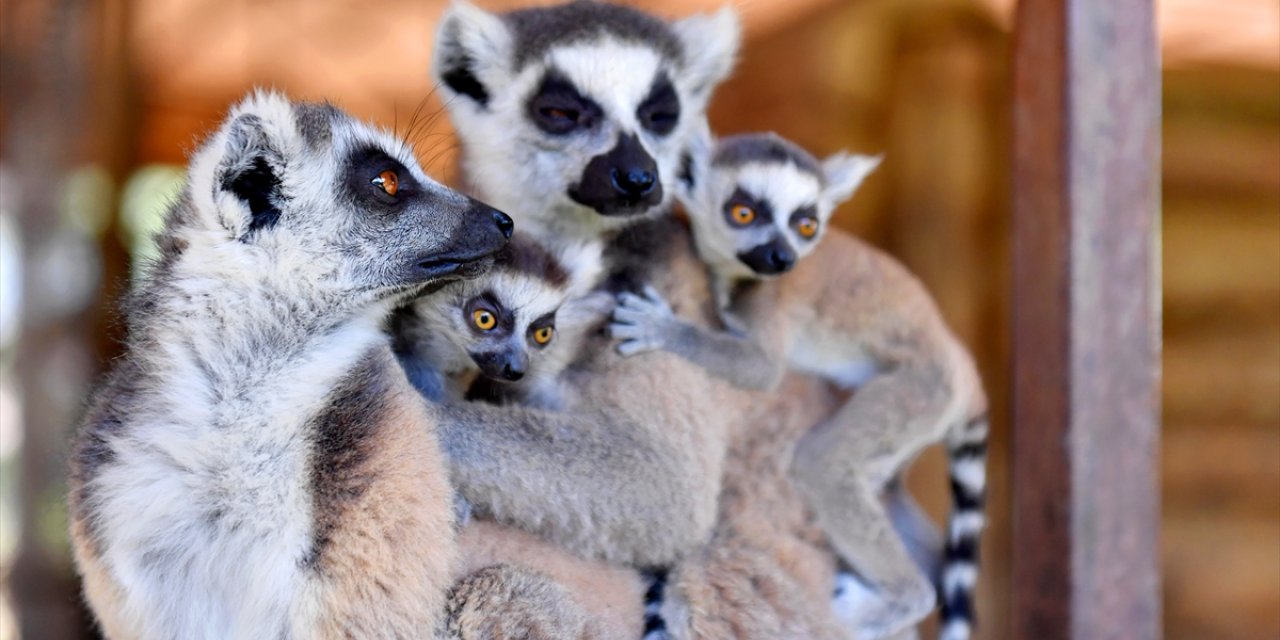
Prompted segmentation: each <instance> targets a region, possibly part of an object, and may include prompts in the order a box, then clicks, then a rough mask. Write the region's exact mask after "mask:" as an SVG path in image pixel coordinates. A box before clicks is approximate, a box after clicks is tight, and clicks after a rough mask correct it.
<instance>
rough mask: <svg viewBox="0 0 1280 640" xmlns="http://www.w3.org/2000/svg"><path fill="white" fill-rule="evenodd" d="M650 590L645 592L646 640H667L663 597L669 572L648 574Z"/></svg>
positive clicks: (668, 636)
mask: <svg viewBox="0 0 1280 640" xmlns="http://www.w3.org/2000/svg"><path fill="white" fill-rule="evenodd" d="M647 577H648V579H649V589H648V590H647V591H645V592H644V640H667V639H668V638H670V635H668V634H667V621H666V619H665V618H663V617H662V602H663V595H664V593H665V592H666V589H667V572H666V571H655V572H653V573H650V574H648V576H647Z"/></svg>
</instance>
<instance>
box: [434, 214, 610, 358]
mask: <svg viewBox="0 0 1280 640" xmlns="http://www.w3.org/2000/svg"><path fill="white" fill-rule="evenodd" d="M601 269H602V266H601V260H600V247H599V246H598V245H581V246H571V247H563V248H560V249H558V250H557V251H556V252H554V253H553V252H552V251H551V250H549V249H547V248H545V247H544V246H542V245H541V244H538V243H537V242H535V241H534V240H533V239H532V238H531V237H530V236H529V235H528V234H523V233H517V234H515V236H514V237H513V238H512V240H511V242H510V243H509V244H508V245H507V246H506V247H505V248H504V249H503V250H502V251H500V252H499V253H498V254H497V255H496V256H495V258H494V267H493V269H492V270H491V271H490V272H489V273H488V274H486V275H484V276H482V277H480V278H477V279H475V280H471V281H467V282H460V283H456V284H453V285H450V286H447V287H444V288H442V289H441V290H440V291H438V292H437V293H435V294H433V295H430V296H427V297H424V298H422V299H421V300H420V301H419V302H418V303H416V305H415V311H416V313H417V315H418V317H420V318H421V319H422V320H423V321H425V325H423V326H422V334H421V335H420V336H412V337H413V338H414V339H420V340H427V341H430V343H431V344H432V345H434V346H433V347H432V349H433V353H432V354H431V356H430V357H432V358H434V359H436V360H437V362H436V365H437V366H439V367H440V368H441V370H443V371H445V372H447V373H451V374H452V373H457V372H461V371H465V370H467V369H471V368H472V365H474V367H475V368H478V369H479V371H480V373H481V374H483V375H484V376H485V377H487V378H490V379H492V380H496V381H498V382H513V381H516V380H520V379H522V378H525V377H526V376H532V377H538V376H539V375H540V374H542V373H547V374H548V375H555V374H554V371H553V370H554V369H556V368H557V365H555V364H554V363H552V362H550V361H549V360H548V359H547V356H548V355H550V353H547V352H549V351H553V350H555V348H556V343H557V332H556V315H557V312H558V311H559V310H560V308H561V305H563V304H564V303H565V301H566V300H569V299H570V298H576V297H578V296H581V295H583V293H585V291H586V290H588V289H589V288H590V287H591V283H593V282H595V280H596V279H597V278H598V276H599V271H600V270H601ZM569 315H570V316H571V317H570V320H572V316H573V314H572V313H571V314H569ZM571 324H572V322H571ZM544 364H546V366H542V365H544Z"/></svg>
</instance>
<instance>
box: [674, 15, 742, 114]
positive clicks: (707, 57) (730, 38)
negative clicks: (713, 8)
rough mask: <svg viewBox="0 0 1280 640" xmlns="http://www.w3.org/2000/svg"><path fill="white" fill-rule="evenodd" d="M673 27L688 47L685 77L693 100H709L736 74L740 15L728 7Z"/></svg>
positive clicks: (681, 22)
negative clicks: (723, 81)
mask: <svg viewBox="0 0 1280 640" xmlns="http://www.w3.org/2000/svg"><path fill="white" fill-rule="evenodd" d="M671 26H672V28H673V29H674V30H675V32H676V36H677V37H679V38H680V42H681V43H682V44H683V45H684V55H685V74H686V76H687V80H688V83H689V86H690V87H692V89H691V91H692V93H693V98H694V99H696V100H706V99H708V98H709V97H710V96H711V90H712V89H715V87H716V85H718V84H720V82H721V81H722V80H724V79H725V78H726V77H728V75H729V72H730V71H732V70H733V63H734V60H735V58H736V57H737V55H738V41H739V39H740V38H741V35H742V27H741V25H740V24H739V23H738V12H737V11H735V10H734V9H733V7H732V6H730V5H725V6H724V7H722V8H721V9H720V10H719V11H717V12H715V13H713V14H710V15H708V14H702V13H700V14H696V15H692V16H689V17H688V18H685V19H683V20H678V21H676V22H675V23H674V24H672V25H671Z"/></svg>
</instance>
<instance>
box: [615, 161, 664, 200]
mask: <svg viewBox="0 0 1280 640" xmlns="http://www.w3.org/2000/svg"><path fill="white" fill-rule="evenodd" d="M656 184H658V180H657V178H656V177H655V176H654V175H653V172H652V171H646V170H644V169H638V168H631V169H627V170H619V169H614V170H613V186H614V188H615V189H617V190H618V191H621V192H622V193H624V194H626V195H628V196H631V197H633V198H638V197H640V196H644V195H648V193H649V192H650V191H653V187H654V185H656Z"/></svg>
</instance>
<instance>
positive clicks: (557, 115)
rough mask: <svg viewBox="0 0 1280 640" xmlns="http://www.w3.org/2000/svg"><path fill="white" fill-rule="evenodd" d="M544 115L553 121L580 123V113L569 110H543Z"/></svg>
mask: <svg viewBox="0 0 1280 640" xmlns="http://www.w3.org/2000/svg"><path fill="white" fill-rule="evenodd" d="M542 115H543V116H544V117H547V118H550V119H552V120H564V121H566V122H577V121H578V112H577V111H571V110H569V109H556V108H553V107H547V108H546V109H543V110H542Z"/></svg>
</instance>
